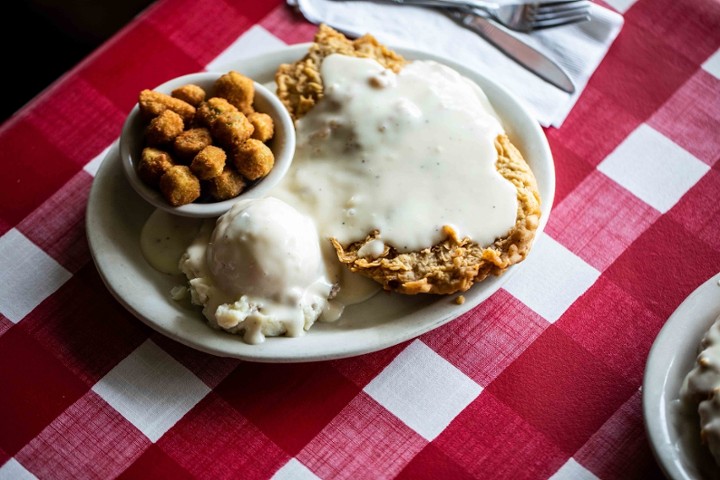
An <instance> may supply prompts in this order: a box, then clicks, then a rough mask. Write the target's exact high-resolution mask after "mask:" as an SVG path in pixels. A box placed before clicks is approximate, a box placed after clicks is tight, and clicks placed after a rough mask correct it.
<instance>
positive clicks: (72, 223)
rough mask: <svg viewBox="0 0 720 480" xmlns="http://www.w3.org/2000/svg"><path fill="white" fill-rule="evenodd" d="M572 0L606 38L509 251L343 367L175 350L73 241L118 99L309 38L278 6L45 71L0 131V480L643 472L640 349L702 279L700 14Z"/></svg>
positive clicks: (130, 41) (711, 144)
mask: <svg viewBox="0 0 720 480" xmlns="http://www.w3.org/2000/svg"><path fill="white" fill-rule="evenodd" d="M597 3H598V4H600V5H603V6H604V7H606V8H609V9H612V10H613V11H615V12H618V13H619V14H621V15H622V17H623V21H624V23H623V26H622V29H621V31H620V32H619V34H618V35H617V38H616V39H615V40H614V42H613V43H612V45H611V46H610V47H609V49H608V51H607V53H606V55H604V58H602V61H601V62H600V63H599V65H598V66H597V68H596V69H595V71H594V72H592V75H591V76H590V78H589V80H588V82H587V84H586V85H584V88H583V89H582V92H581V93H580V95H579V98H578V99H577V101H576V103H575V104H574V106H573V107H572V109H571V110H570V111H569V114H568V115H567V118H565V119H564V121H562V123H561V124H560V125H559V126H547V127H543V128H542V129H541V131H542V133H543V134H544V136H545V137H546V138H547V142H548V145H549V147H550V151H551V152H552V159H553V163H554V171H555V190H554V199H553V201H552V209H551V213H550V214H549V216H548V217H547V218H545V221H546V222H547V223H546V225H545V226H544V231H543V232H542V233H541V234H539V235H538V237H537V238H536V239H535V243H534V245H533V248H532V250H531V252H530V254H529V256H528V258H527V259H526V260H525V261H524V262H522V263H520V264H518V265H516V266H513V267H511V269H514V270H517V271H515V272H513V273H512V275H511V276H509V277H508V279H507V281H505V282H504V283H503V284H502V287H501V288H499V289H497V291H495V292H494V293H493V294H492V295H490V296H489V298H487V299H485V300H484V301H482V302H480V303H479V304H478V305H475V306H473V308H471V309H469V310H468V311H467V312H465V313H463V314H462V315H459V316H458V317H457V318H454V319H453V320H452V321H448V322H442V323H443V324H442V325H438V326H437V328H432V329H428V331H427V332H425V333H423V334H421V335H419V336H417V337H414V338H408V339H405V340H403V341H401V342H399V343H396V344H394V345H390V346H387V345H385V344H383V343H382V342H379V343H378V344H379V345H382V346H383V348H381V349H379V350H377V351H369V352H367V353H362V354H354V355H351V356H348V357H347V358H342V357H343V356H342V355H338V356H336V357H337V358H328V359H315V360H314V361H301V362H297V361H294V362H289V363H287V362H279V361H275V362H272V361H271V362H267V361H252V359H247V358H246V359H240V358H234V357H233V356H232V355H229V356H223V355H214V354H211V353H206V352H204V351H201V350H202V349H197V348H192V347H191V346H189V345H187V342H182V341H178V339H177V338H172V337H173V336H172V335H167V334H166V333H167V332H162V331H158V330H157V329H155V328H152V322H148V321H147V320H148V319H143V318H138V317H137V316H136V315H134V314H133V312H132V311H131V310H132V309H129V308H126V307H125V306H124V302H123V301H122V299H119V298H116V296H115V295H113V293H112V291H111V289H109V288H108V286H107V285H106V278H105V276H104V274H103V273H102V272H100V271H99V270H98V268H97V266H96V264H95V262H94V261H93V252H92V249H91V246H90V245H89V242H88V236H89V235H91V234H92V232H91V231H90V230H91V229H92V228H94V224H93V223H92V222H87V218H86V216H87V215H88V213H87V212H88V202H89V198H90V197H91V189H92V187H93V183H94V181H95V180H96V176H97V175H98V172H99V171H101V170H102V169H103V161H104V160H106V159H107V158H109V157H111V156H112V155H113V152H114V151H115V149H116V148H117V147H116V146H117V140H118V138H119V136H120V133H121V129H122V127H123V123H124V121H125V119H126V117H127V115H128V113H129V112H130V110H131V109H132V108H133V106H134V105H135V104H136V102H137V98H138V92H140V91H141V90H142V89H145V88H153V87H154V86H156V85H160V84H162V83H163V82H166V81H167V80H169V79H172V78H175V77H178V76H180V75H184V74H189V73H194V72H199V71H203V70H212V69H214V66H215V65H218V64H221V63H223V62H227V61H229V60H232V59H233V58H250V57H252V56H254V55H257V54H261V53H265V52H271V51H275V50H279V49H283V48H287V46H288V45H294V44H298V43H304V42H310V41H312V39H313V36H314V34H315V32H316V30H317V25H315V24H313V23H311V22H309V21H308V20H306V18H305V17H303V16H302V15H301V14H300V13H299V12H298V11H297V9H296V8H293V7H292V5H288V4H286V2H284V1H282V0H263V1H251V0H201V1H189V0H158V1H157V2H155V3H153V4H152V5H150V6H149V7H148V8H147V9H145V10H144V11H143V12H142V13H140V14H139V15H138V16H136V17H135V18H134V19H132V20H131V21H130V22H129V23H128V24H127V25H125V26H124V27H123V28H122V29H121V30H120V31H119V32H117V33H116V34H114V35H113V36H112V37H111V38H110V39H109V40H107V41H106V42H105V43H103V44H102V45H101V46H100V47H99V48H97V49H96V50H94V51H93V52H92V53H91V54H90V55H88V56H87V57H86V58H85V59H83V60H82V61H81V62H80V63H79V64H78V65H76V66H75V67H73V68H72V69H70V70H69V71H67V72H66V73H65V74H64V75H62V76H61V77H59V78H58V79H57V80H56V81H54V83H52V84H51V85H50V86H49V87H48V88H47V89H45V90H44V91H43V92H42V93H40V94H39V95H37V96H36V97H35V98H34V99H32V100H31V101H30V102H29V103H27V104H26V105H25V106H23V107H22V108H21V109H20V110H19V111H17V112H16V113H15V114H14V115H12V116H11V117H10V118H9V119H7V120H6V121H5V122H4V123H3V124H2V126H1V127H0V158H2V161H1V162H0V166H1V168H2V173H1V174H0V479H24V478H40V479H43V478H51V479H62V478H72V479H84V478H102V479H107V478H172V479H181V478H212V479H217V478H242V479H269V478H272V479H278V480H281V479H296V478H297V479H334V478H352V479H364V478H368V479H375V478H403V479H465V478H492V479H500V478H508V479H510V478H512V479H519V478H531V479H545V478H552V479H555V480H562V479H595V478H599V479H651V478H663V476H664V472H665V473H667V472H666V471H665V470H664V468H663V467H662V466H661V464H662V462H661V461H659V459H658V457H657V456H656V455H655V453H654V452H653V447H652V444H651V441H650V439H649V437H648V434H647V428H646V423H648V422H650V423H652V422H656V421H660V420H661V419H659V418H648V416H647V415H644V413H643V395H644V389H643V376H644V373H645V371H646V364H647V360H648V355H649V353H650V350H651V347H652V345H653V342H654V341H655V339H656V337H657V335H658V333H659V332H660V331H661V329H662V328H663V326H664V325H665V324H666V322H667V321H668V319H669V318H671V316H672V315H673V314H674V312H676V311H677V310H678V308H679V307H680V306H681V305H682V304H683V302H684V301H685V300H686V298H688V296H690V295H691V293H692V292H694V291H695V290H696V289H697V288H698V287H700V286H701V285H702V284H704V283H705V282H707V281H708V279H711V278H713V277H714V276H715V275H717V274H718V272H720V2H718V1H717V0H684V1H682V2H677V1H675V0H606V1H605V2H597ZM398 8H400V7H398ZM450 60H452V58H451V59H450ZM8 94H11V93H8ZM115 183H117V185H116V186H114V187H113V188H118V189H124V190H126V191H127V192H129V193H128V195H135V194H134V193H133V192H132V190H131V189H130V187H129V185H128V184H127V181H126V180H125V179H124V178H122V177H118V179H117V180H116V182H115ZM137 201H140V200H137ZM137 201H136V202H135V203H137ZM135 203H133V202H129V203H128V207H127V208H132V206H133V205H135ZM109 215H110V217H112V214H109ZM118 215H120V213H119V212H118ZM111 223H112V218H109V219H108V224H111ZM128 248H130V247H128ZM137 248H139V247H137ZM113 261H114V262H116V263H117V264H118V265H121V264H123V262H124V261H125V259H124V258H123V257H122V256H117V257H115V258H114V259H113ZM501 278H502V277H501ZM717 301H718V304H720V295H718V296H717ZM136 313H137V312H136ZM196 317H197V318H192V319H190V320H187V319H186V321H194V322H198V323H200V322H202V320H201V315H200V314H199V313H197V315H196ZM690 321H691V320H688V322H690ZM313 333H314V332H313V330H310V331H309V332H308V333H307V335H306V336H305V338H294V339H284V341H287V342H303V340H305V339H306V338H310V337H311V336H312V335H313ZM225 335H227V334H225ZM237 341H238V342H241V341H242V340H241V339H240V338H238V339H237Z"/></svg>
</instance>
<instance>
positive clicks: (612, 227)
mask: <svg viewBox="0 0 720 480" xmlns="http://www.w3.org/2000/svg"><path fill="white" fill-rule="evenodd" d="M658 217H660V212H658V211H657V210H655V209H654V208H652V207H650V206H649V205H648V204H646V203H645V202H643V201H642V200H640V199H639V198H637V197H636V196H635V195H633V194H631V193H630V192H628V191H627V190H626V189H624V188H622V187H621V186H620V185H618V184H617V183H615V182H614V181H612V180H610V179H609V178H608V177H606V176H605V175H604V174H602V173H600V172H599V171H597V170H595V171H594V172H593V173H591V174H590V175H588V177H587V178H586V179H585V181H584V182H582V183H581V184H580V185H579V186H578V187H577V188H576V189H575V190H574V191H573V192H572V193H571V194H570V195H569V196H568V197H567V198H565V200H564V201H563V202H562V203H560V204H558V205H557V206H556V207H555V208H554V209H553V213H552V216H551V217H550V221H549V223H548V225H547V230H546V231H547V233H548V234H549V235H550V236H551V237H553V238H554V239H555V240H557V241H558V242H560V243H561V244H563V245H565V246H567V248H569V249H570V251H572V252H573V253H574V254H575V255H577V256H578V257H580V258H582V259H583V260H585V261H586V262H587V263H589V264H590V265H592V266H593V267H595V268H596V269H597V270H598V271H600V272H602V271H604V270H605V269H606V268H607V267H608V266H609V265H610V264H612V263H613V262H614V261H615V259H616V258H617V257H618V256H619V255H620V254H621V253H622V252H623V251H625V249H626V248H627V247H628V246H629V245H630V244H631V243H632V242H633V241H635V239H636V238H637V237H639V236H640V235H641V234H642V233H643V232H644V231H645V230H647V229H648V227H650V225H652V223H653V222H654V221H655V220H657V218H658Z"/></svg>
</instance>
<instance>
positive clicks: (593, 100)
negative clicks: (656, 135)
mask: <svg viewBox="0 0 720 480" xmlns="http://www.w3.org/2000/svg"><path fill="white" fill-rule="evenodd" d="M603 65H604V64H603V63H601V64H600V67H599V69H598V71H597V72H596V73H595V75H594V76H593V77H592V78H591V79H590V83H589V84H588V86H587V87H586V88H585V90H584V91H583V94H582V96H581V97H580V100H579V101H578V103H577V104H576V105H575V107H574V108H573V109H572V110H571V111H570V114H569V115H568V117H567V119H566V120H565V122H563V126H562V128H553V129H548V130H547V131H546V134H547V136H548V140H549V141H550V145H551V146H552V147H553V150H552V151H553V155H555V154H558V155H559V157H560V161H563V159H565V162H563V163H562V164H560V165H558V172H557V175H558V186H559V187H562V186H563V184H564V183H565V182H566V180H564V179H563V178H562V177H563V176H564V175H565V173H564V171H565V170H564V168H563V166H564V165H566V164H568V163H569V164H571V165H572V164H574V163H575V161H577V160H578V159H582V161H583V162H584V163H586V164H588V165H591V166H592V167H596V166H597V165H598V164H599V163H600V162H602V161H603V159H604V158H605V157H607V156H608V154H609V153H610V152H612V151H613V150H615V148H616V147H617V146H618V145H620V143H622V141H623V140H625V138H626V137H627V136H628V135H630V133H631V132H632V131H633V130H635V129H636V128H637V126H638V125H640V124H641V123H642V119H641V118H639V117H637V116H635V115H633V114H632V113H631V112H629V111H627V109H626V108H625V106H624V105H623V103H622V102H616V101H615V100H614V99H613V98H612V97H611V96H609V95H607V94H605V93H603V92H602V91H601V90H599V89H598V88H596V87H595V86H594V84H593V79H594V78H596V77H599V76H603V74H602V71H603ZM605 76H609V75H605ZM610 76H611V75H610ZM557 145H562V146H563V148H564V149H565V150H567V151H570V152H572V153H573V154H574V156H573V157H567V158H566V157H565V155H567V154H565V153H564V152H563V150H558V149H557ZM556 150H558V151H557V153H556ZM573 168H575V167H573ZM582 168H583V169H584V166H583V167H582ZM576 176H577V175H576ZM563 191H564V190H560V192H559V193H560V194H561V195H560V197H559V198H558V200H561V199H562V193H563Z"/></svg>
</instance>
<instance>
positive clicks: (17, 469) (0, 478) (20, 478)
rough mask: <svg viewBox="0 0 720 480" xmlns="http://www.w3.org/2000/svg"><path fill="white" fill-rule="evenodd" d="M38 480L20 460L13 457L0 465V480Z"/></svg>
mask: <svg viewBox="0 0 720 480" xmlns="http://www.w3.org/2000/svg"><path fill="white" fill-rule="evenodd" d="M31 479H34V480H37V477H36V476H35V475H33V474H32V473H30V472H28V471H27V469H26V468H25V467H23V466H22V465H21V464H20V462H18V461H17V460H15V459H14V458H11V459H10V460H8V461H7V462H5V465H3V466H2V467H0V480H31Z"/></svg>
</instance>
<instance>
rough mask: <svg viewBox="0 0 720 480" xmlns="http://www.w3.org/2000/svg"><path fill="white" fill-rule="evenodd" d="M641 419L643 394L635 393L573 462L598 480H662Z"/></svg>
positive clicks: (584, 446) (580, 451) (575, 456)
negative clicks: (604, 479)
mask: <svg viewBox="0 0 720 480" xmlns="http://www.w3.org/2000/svg"><path fill="white" fill-rule="evenodd" d="M642 418H643V413H642V393H641V392H640V390H637V391H636V392H635V394H634V395H633V396H632V397H630V398H629V399H628V401H627V402H625V403H624V404H623V405H622V406H621V407H620V408H619V409H618V410H617V411H616V412H615V414H613V416H612V417H610V419H608V421H607V422H605V424H604V425H603V426H602V427H601V428H600V430H598V431H597V432H596V433H595V435H593V436H592V437H591V438H590V440H588V442H587V443H586V444H585V445H583V446H582V448H580V450H578V451H577V452H576V453H575V455H574V458H575V460H577V462H578V463H580V464H582V465H583V466H584V467H585V468H587V469H588V470H589V471H591V472H592V473H594V474H595V475H597V476H598V477H599V478H627V479H635V478H636V479H638V480H645V479H650V478H657V479H664V478H665V477H664V476H663V475H662V473H661V472H660V470H659V468H658V466H657V463H656V462H655V461H654V460H653V455H652V452H651V451H650V446H649V444H648V439H647V437H646V434H645V428H644V426H643V421H642Z"/></svg>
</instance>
